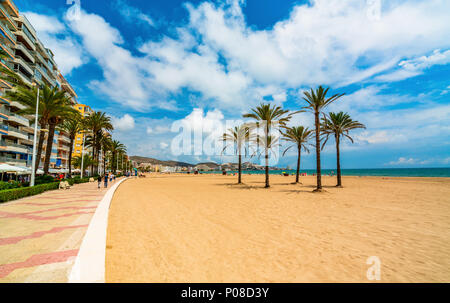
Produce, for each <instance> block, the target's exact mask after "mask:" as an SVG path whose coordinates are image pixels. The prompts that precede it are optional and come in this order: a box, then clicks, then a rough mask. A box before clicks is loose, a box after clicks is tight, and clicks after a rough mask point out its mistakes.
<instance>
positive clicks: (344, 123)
mask: <svg viewBox="0 0 450 303" xmlns="http://www.w3.org/2000/svg"><path fill="white" fill-rule="evenodd" d="M357 128H366V126H365V125H364V124H362V123H359V122H358V121H354V120H352V119H351V118H350V115H349V114H347V113H344V112H339V113H329V114H328V115H324V117H323V118H322V124H321V129H322V135H323V136H324V137H325V141H324V142H323V145H322V148H323V147H324V146H325V144H326V143H327V141H328V138H329V136H330V135H334V139H335V141H336V162H337V185H336V186H337V187H342V181H341V160H340V157H341V156H340V151H339V144H340V142H341V136H343V137H346V138H348V139H350V141H351V142H352V143H353V138H352V137H350V136H349V134H348V133H349V131H351V130H353V129H357Z"/></svg>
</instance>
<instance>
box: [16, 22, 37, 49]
mask: <svg viewBox="0 0 450 303" xmlns="http://www.w3.org/2000/svg"><path fill="white" fill-rule="evenodd" d="M27 32H28V30H27V29H25V30H23V28H19V30H17V31H15V32H14V34H16V36H17V37H19V36H20V37H22V39H23V41H25V42H26V43H27V44H28V46H29V47H30V48H31V49H32V50H33V51H35V50H36V46H35V45H34V43H35V41H36V40H35V39H33V38H32V36H31V34H29V33H27Z"/></svg>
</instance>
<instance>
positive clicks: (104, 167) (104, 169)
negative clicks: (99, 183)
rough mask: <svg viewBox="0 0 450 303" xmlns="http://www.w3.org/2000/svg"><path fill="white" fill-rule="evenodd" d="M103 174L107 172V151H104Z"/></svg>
mask: <svg viewBox="0 0 450 303" xmlns="http://www.w3.org/2000/svg"><path fill="white" fill-rule="evenodd" d="M103 174H106V152H105V151H103Z"/></svg>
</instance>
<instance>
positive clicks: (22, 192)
mask: <svg viewBox="0 0 450 303" xmlns="http://www.w3.org/2000/svg"><path fill="white" fill-rule="evenodd" d="M58 187H59V182H53V183H46V184H40V185H36V186H33V187H21V188H14V189H7V190H2V191H0V203H1V202H7V201H11V200H17V199H20V198H24V197H28V196H34V195H37V194H40V193H43V192H44V191H47V190H54V189H58Z"/></svg>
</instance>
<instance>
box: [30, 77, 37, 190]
mask: <svg viewBox="0 0 450 303" xmlns="http://www.w3.org/2000/svg"><path fill="white" fill-rule="evenodd" d="M33 85H35V83H33ZM38 114H39V84H38V85H37V95H36V115H35V118H34V138H33V157H32V158H31V180H30V186H34V180H35V179H36V144H37V142H36V140H37V130H38V129H37V128H38Z"/></svg>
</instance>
